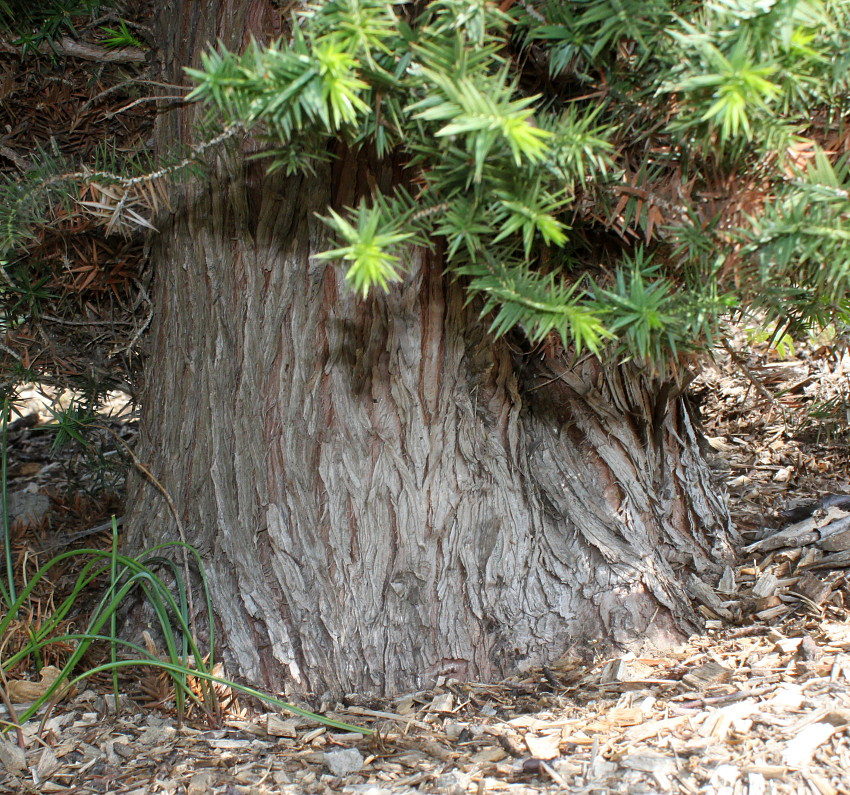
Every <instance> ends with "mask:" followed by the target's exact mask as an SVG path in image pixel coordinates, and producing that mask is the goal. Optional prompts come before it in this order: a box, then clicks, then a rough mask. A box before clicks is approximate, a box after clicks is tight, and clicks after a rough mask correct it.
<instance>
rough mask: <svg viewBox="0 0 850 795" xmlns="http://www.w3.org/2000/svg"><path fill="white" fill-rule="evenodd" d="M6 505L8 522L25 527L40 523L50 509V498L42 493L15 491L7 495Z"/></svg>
mask: <svg viewBox="0 0 850 795" xmlns="http://www.w3.org/2000/svg"><path fill="white" fill-rule="evenodd" d="M6 506H7V508H8V511H9V524H11V525H14V526H15V527H19V528H27V527H34V526H35V525H38V524H40V523H41V520H42V519H44V517H45V516H46V515H47V512H48V510H50V500H49V498H48V497H47V496H45V495H44V494H32V493H30V492H28V491H16V492H13V493H12V494H10V495H9V497H8V500H7V502H6Z"/></svg>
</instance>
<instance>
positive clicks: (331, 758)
mask: <svg viewBox="0 0 850 795" xmlns="http://www.w3.org/2000/svg"><path fill="white" fill-rule="evenodd" d="M324 757H325V765H326V766H327V768H328V770H330V771H331V773H333V775H335V776H338V777H342V776H347V775H348V774H349V773H356V772H357V771H358V770H360V768H362V767H363V754H361V753H360V751H358V750H357V749H356V748H343V749H341V750H339V751H328V752H327V753H325V754H324Z"/></svg>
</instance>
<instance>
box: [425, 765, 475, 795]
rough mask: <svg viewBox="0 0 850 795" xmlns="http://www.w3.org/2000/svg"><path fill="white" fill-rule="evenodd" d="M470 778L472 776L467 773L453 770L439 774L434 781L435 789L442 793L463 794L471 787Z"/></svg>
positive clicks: (449, 794)
mask: <svg viewBox="0 0 850 795" xmlns="http://www.w3.org/2000/svg"><path fill="white" fill-rule="evenodd" d="M470 780H471V779H470V776H468V775H467V774H466V773H461V772H459V771H456V770H452V771H450V772H448V773H443V774H442V775H441V776H437V778H436V780H435V781H434V790H435V791H436V792H439V793H440V795H463V794H464V793H465V792H466V791H467V788H468V787H469V782H470Z"/></svg>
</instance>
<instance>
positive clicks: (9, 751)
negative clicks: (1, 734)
mask: <svg viewBox="0 0 850 795" xmlns="http://www.w3.org/2000/svg"><path fill="white" fill-rule="evenodd" d="M0 765H3V767H4V768H5V769H6V770H7V771H8V772H9V773H11V774H13V775H15V774H17V773H21V772H23V771H24V770H26V767H27V759H26V755H25V754H24V752H23V750H22V749H20V748H18V746H17V745H14V744H13V743H10V742H6V741H5V740H0Z"/></svg>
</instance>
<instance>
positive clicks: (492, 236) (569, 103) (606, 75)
mask: <svg viewBox="0 0 850 795" xmlns="http://www.w3.org/2000/svg"><path fill="white" fill-rule="evenodd" d="M848 22H850V3H848V2H841V1H840V0H709V1H708V2H689V1H688V0H574V2H563V0H547V1H545V2H540V1H539V0H525V1H524V2H523V1H522V0H520V2H518V3H513V2H511V0H506V2H503V3H501V5H497V4H495V3H492V2H488V1H487V0H435V2H430V3H425V4H423V3H408V2H401V1H395V2H394V1H393V0H329V1H327V2H325V1H324V0H323V1H322V2H316V3H314V4H312V5H308V6H306V7H305V8H303V9H302V10H301V11H300V12H298V13H297V15H296V17H295V18H294V21H293V32H292V35H291V37H289V39H288V40H285V41H284V40H280V41H277V42H274V43H272V44H271V45H260V44H258V43H255V44H252V45H251V46H250V47H248V49H247V50H246V51H245V52H244V53H241V54H235V53H231V52H229V51H227V50H226V49H224V48H223V47H221V46H219V47H218V48H215V49H211V50H210V51H208V52H207V53H206V54H205V56H204V58H203V63H202V68H201V69H197V70H194V69H189V70H187V71H188V73H189V74H190V76H191V77H192V78H193V79H194V80H195V81H196V83H197V86H196V88H195V90H194V92H193V93H192V97H193V98H195V99H198V100H205V101H208V102H210V103H213V104H214V105H215V106H217V107H218V108H219V109H220V110H221V111H223V113H224V114H225V115H226V117H227V118H229V119H231V120H238V121H240V122H242V123H244V124H246V125H248V126H253V127H255V128H256V129H257V131H258V132H259V133H260V134H263V135H265V136H267V137H268V139H269V140H270V141H271V142H272V147H273V154H272V156H273V158H274V159H273V162H272V168H284V169H286V170H288V171H295V170H299V169H311V168H314V167H315V165H316V163H317V162H320V161H322V160H325V159H327V158H328V157H329V152H330V151H331V147H330V146H329V142H330V141H331V140H332V139H339V138H342V139H344V140H345V141H346V142H347V144H348V145H349V146H350V147H354V148H357V147H368V148H370V149H371V150H372V151H373V152H375V153H377V156H378V157H379V158H388V157H390V156H393V157H396V158H397V159H398V158H399V157H400V158H401V159H403V160H404V162H406V164H407V168H408V173H409V179H408V180H407V181H406V183H405V184H404V185H398V186H396V187H395V189H394V190H393V191H392V192H390V193H387V194H384V193H380V192H378V191H377V190H376V191H375V192H374V193H373V195H372V196H371V197H370V199H369V200H368V201H363V202H361V203H360V205H359V206H357V207H354V208H350V209H348V210H347V211H346V212H345V213H338V212H335V211H333V210H329V211H328V214H327V216H326V217H325V219H324V220H325V221H326V223H327V224H328V226H329V227H330V228H331V230H332V231H333V233H334V235H335V237H336V239H337V241H338V244H337V245H336V246H335V247H334V248H332V249H331V250H329V251H326V252H324V253H323V254H322V255H321V256H322V257H323V258H326V259H330V260H341V261H344V262H345V263H346V264H347V273H346V277H347V279H348V281H349V282H350V284H351V286H352V287H353V288H354V289H355V290H357V291H358V292H360V293H362V294H364V295H365V294H366V293H368V291H369V290H371V289H373V288H376V287H377V288H382V289H388V287H389V286H390V284H391V283H392V282H394V281H397V280H399V279H400V278H401V272H402V270H403V268H404V264H403V256H404V252H405V250H406V249H407V248H408V247H409V246H411V245H420V246H427V245H434V241H441V242H440V245H441V248H442V251H443V252H444V256H445V261H446V266H447V269H448V271H449V272H450V273H451V274H454V275H456V276H461V277H464V282H465V284H466V286H467V289H468V290H469V294H470V296H475V295H479V296H482V297H483V302H482V305H483V313H484V314H487V315H488V316H489V317H490V318H491V319H492V330H493V331H494V332H495V333H497V334H502V333H505V332H506V331H507V330H509V329H511V328H514V327H517V326H518V327H521V328H522V329H523V330H524V332H525V333H526V335H527V336H528V337H529V338H530V339H531V340H532V341H540V340H542V339H543V338H545V337H547V336H549V335H550V334H552V333H553V332H554V333H555V334H557V335H558V337H560V340H561V341H562V343H563V344H564V345H565V346H567V347H570V348H572V349H574V350H576V351H581V350H588V351H590V352H592V353H594V354H601V353H602V352H603V351H605V352H606V353H609V354H610V353H614V354H616V355H618V356H620V357H622V358H637V359H639V360H641V361H644V362H647V363H650V364H652V365H654V366H658V365H660V364H662V363H668V364H669V363H671V362H672V361H674V359H675V358H676V356H677V355H678V354H679V353H680V352H682V351H683V350H695V349H699V348H700V347H703V346H705V345H707V344H709V343H710V341H711V338H712V335H713V333H714V332H715V330H716V324H717V321H718V318H720V317H721V316H722V315H723V314H724V313H726V312H728V311H729V310H730V308H737V307H740V306H755V307H758V308H760V309H762V310H764V311H766V312H767V313H768V315H772V316H773V317H774V318H777V319H781V321H782V324H783V325H784V326H788V325H789V324H791V325H794V324H807V323H812V322H833V321H835V320H840V321H843V320H844V319H845V318H846V317H847V312H848V300H847V294H848V291H847V287H848V278H850V225H848V217H850V194H848V190H850V180H849V179H848V168H847V165H846V159H845V158H843V157H839V156H838V155H839V154H840V152H841V151H843V150H844V148H846V143H847V137H846V132H845V131H844V130H843V128H842V126H841V120H842V116H843V115H844V114H845V113H846V106H847V99H848V91H847V88H848V79H847V78H848V66H850V46H848V45H850V33H849V32H850V25H848Z"/></svg>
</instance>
